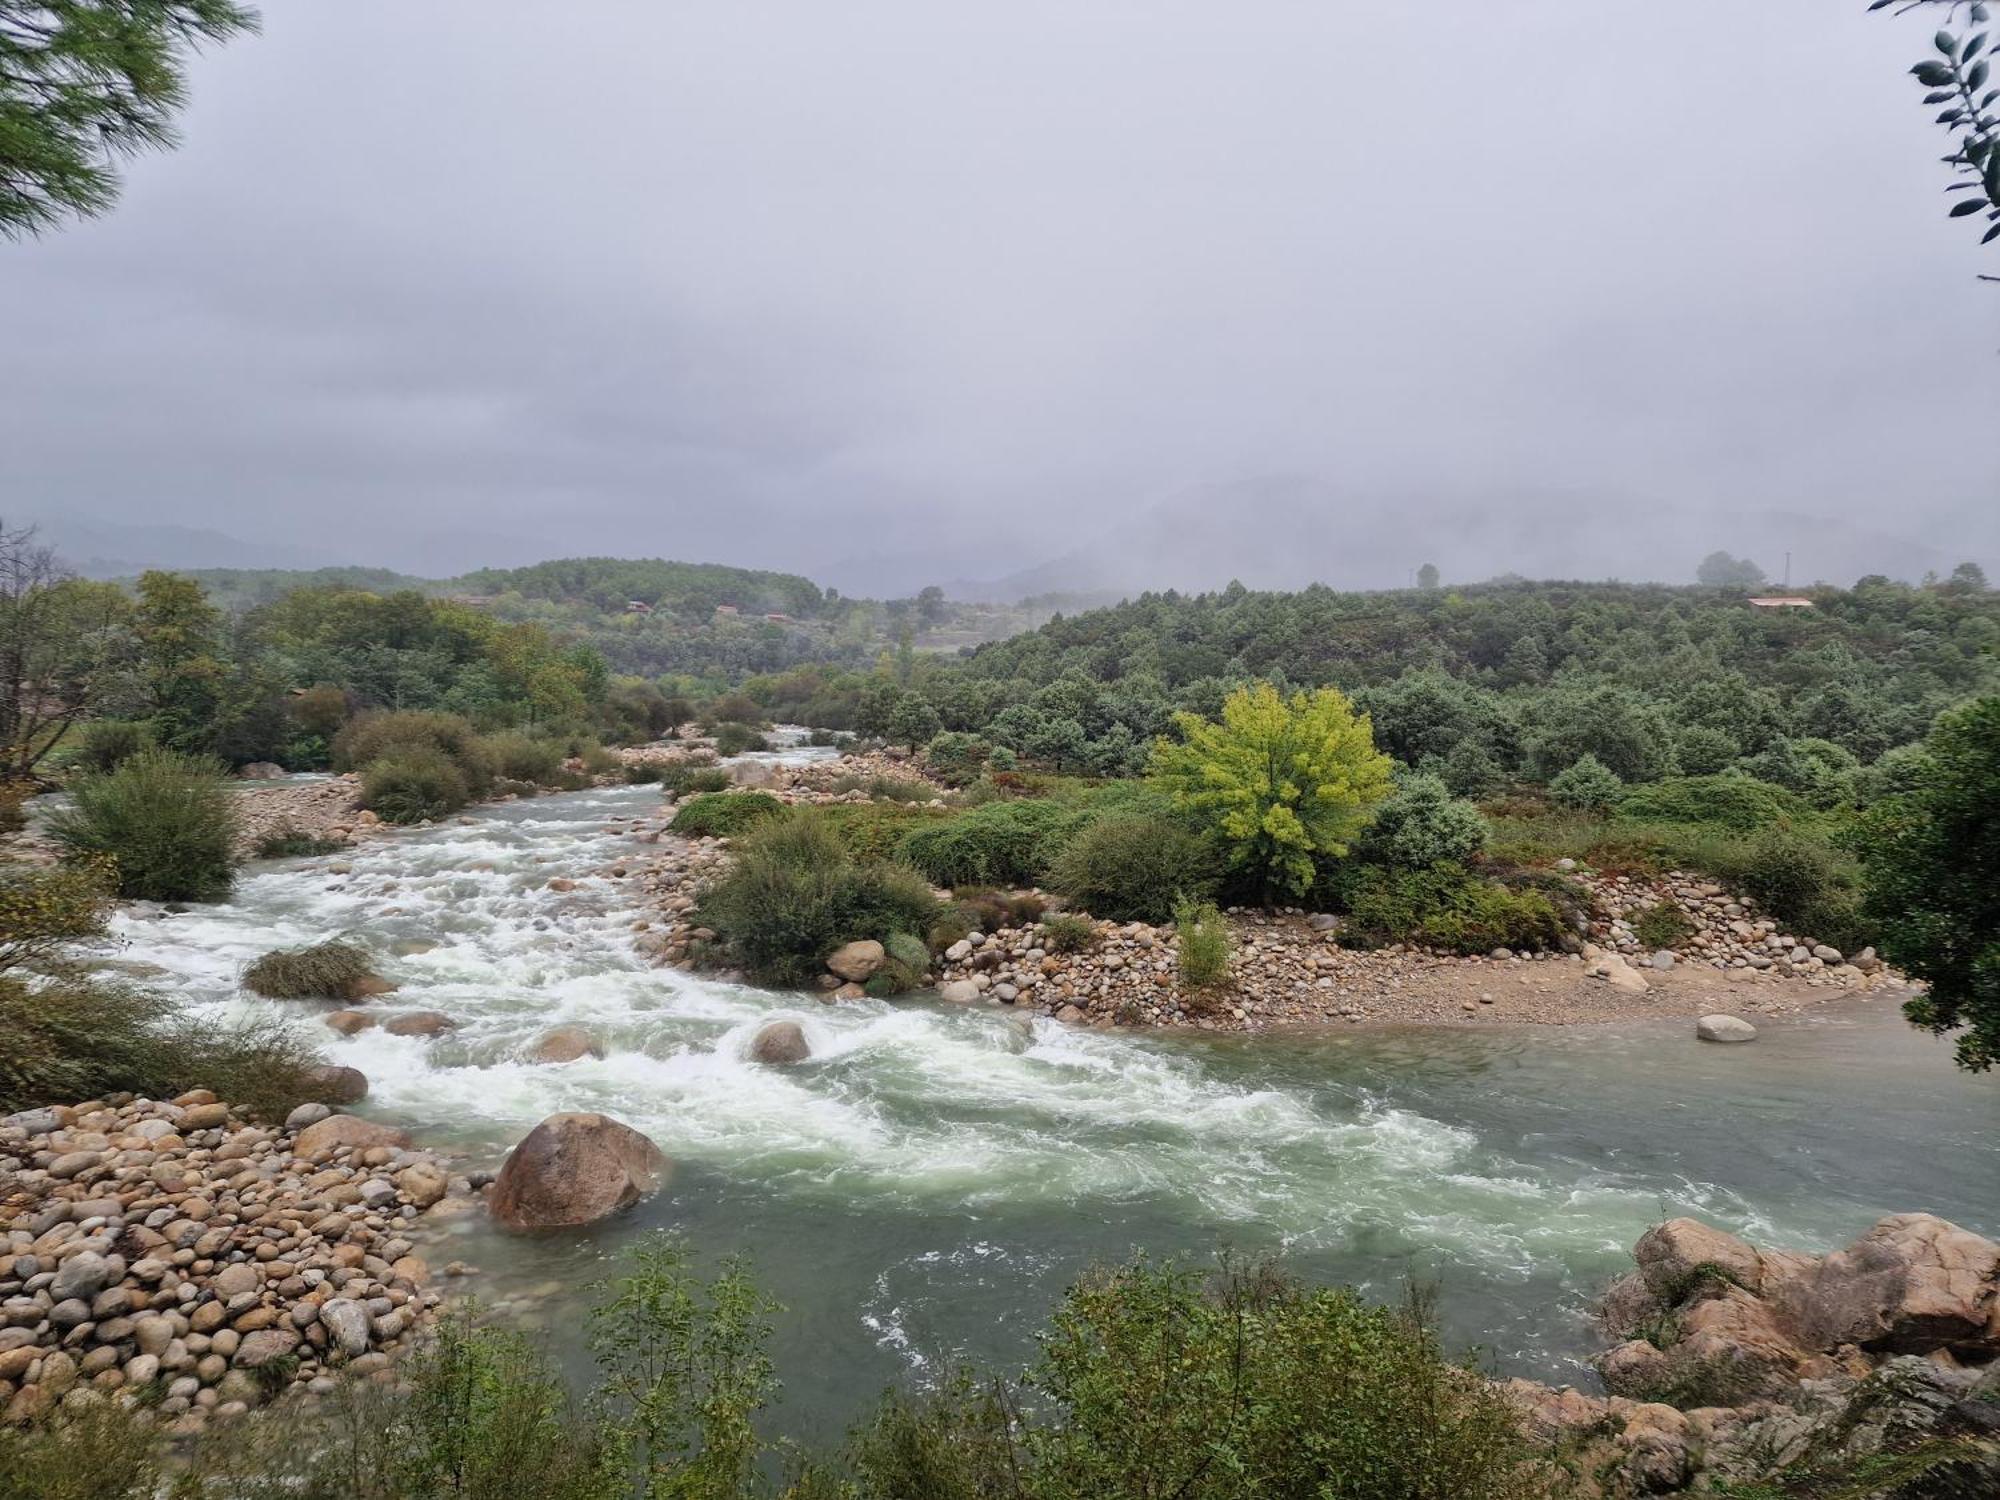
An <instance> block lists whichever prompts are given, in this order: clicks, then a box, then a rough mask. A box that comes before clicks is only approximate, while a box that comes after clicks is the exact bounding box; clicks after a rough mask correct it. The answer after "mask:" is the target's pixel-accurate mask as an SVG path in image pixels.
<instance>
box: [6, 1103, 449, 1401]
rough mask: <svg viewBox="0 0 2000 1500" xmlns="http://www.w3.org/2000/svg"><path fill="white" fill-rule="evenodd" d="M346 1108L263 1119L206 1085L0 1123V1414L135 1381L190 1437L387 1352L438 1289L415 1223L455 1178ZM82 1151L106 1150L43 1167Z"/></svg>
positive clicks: (96, 1395) (121, 1393)
mask: <svg viewBox="0 0 2000 1500" xmlns="http://www.w3.org/2000/svg"><path fill="white" fill-rule="evenodd" d="M307 1114H310V1112H307ZM303 1117H304V1116H302V1118H303ZM348 1118H349V1117H345V1116H330V1117H329V1118H327V1119H324V1120H315V1121H313V1123H311V1124H308V1125H307V1126H306V1127H305V1128H304V1130H303V1131H294V1130H293V1129H292V1128H291V1127H289V1126H287V1127H283V1128H274V1127H266V1126H259V1125H255V1124H251V1123H248V1122H246V1121H244V1120H243V1119H242V1118H240V1117H239V1116H238V1115H237V1114H236V1113H235V1112H234V1111H233V1110H231V1109H229V1108H228V1107H227V1106H225V1105H222V1104H221V1103H220V1102H219V1101H217V1100H216V1099H215V1098H214V1097H213V1096H212V1095H210V1094H208V1093H206V1092H204V1091H196V1092H194V1093H190V1094H184V1095H182V1096H180V1097H179V1098H177V1099H174V1100H172V1101H165V1100H147V1099H131V1098H127V1097H125V1096H113V1097H112V1099H110V1100H97V1101H91V1102H88V1103H84V1104H79V1105H74V1106H60V1107H56V1108H52V1109H46V1110H35V1111H29V1112H26V1113H24V1114H21V1115H16V1116H12V1117H10V1118H8V1119H7V1120H4V1121H0V1181H4V1182H6V1183H8V1184H9V1194H8V1196H7V1198H6V1199H5V1200H0V1413H4V1416H5V1418H6V1419H7V1420H14V1421H19V1420H23V1419H27V1418H30V1417H33V1416H36V1415H38V1414H45V1413H48V1412H51V1411H54V1410H56V1409H58V1408H62V1409H67V1408H69V1407H70V1406H72V1405H76V1406H80V1405H81V1404H82V1403H84V1402H87V1401H90V1400H96V1399H101V1398H103V1397H107V1396H109V1397H112V1398H114V1399H130V1398H129V1397H128V1396H127V1395H126V1394H125V1393H128V1392H129V1393H133V1394H137V1393H140V1392H142V1391H143V1392H145V1393H147V1394H148V1395H149V1396H150V1397H151V1398H153V1399H154V1400H155V1401H156V1409H157V1410H158V1411H159V1413H160V1414H161V1416H162V1417H163V1418H164V1419H166V1420H167V1421H168V1422H169V1423H170V1424H171V1425H172V1426H173V1427H174V1429H175V1430H176V1431H180V1432H188V1431H192V1430H194V1428H196V1427H198V1426H200V1425H201V1424H202V1423H204V1422H206V1421H207V1420H209V1419H210V1418H211V1417H212V1416H214V1415H218V1414H229V1413H232V1412H235V1411H240V1410H243V1409H246V1408H248V1407H250V1406H253V1405H257V1404H260V1403H261V1402H263V1401H264V1400H266V1399H268V1398H269V1397H270V1396H271V1395H272V1394H274V1393H275V1392H276V1391H278V1390H281V1389H282V1388H283V1387H284V1386H285V1385H286V1384H288V1383H293V1382H296V1383H299V1384H308V1383H310V1382H312V1381H314V1380H316V1379H319V1378H321V1377H323V1376H324V1375H325V1374H327V1373H328V1372H329V1371H330V1370H332V1369H334V1368H336V1367H338V1366H341V1365H342V1364H344V1363H347V1362H357V1363H356V1368H357V1369H358V1368H361V1367H362V1364H363V1363H365V1362H366V1361H368V1360H375V1361H381V1362H383V1363H384V1364H386V1361H387V1358H388V1355H390V1354H392V1353H395V1352H398V1351H400V1349H401V1348H402V1347H403V1345H404V1344H405V1343H406V1342H407V1339H408V1336H409V1335H410V1334H411V1333H412V1332H413V1331H414V1330H416V1329H417V1328H418V1327H419V1326H420V1324H421V1322H422V1321H423V1320H425V1319H426V1318H427V1317H428V1316H429V1314H430V1312H431V1310H432V1308H433V1307H434V1306H435V1304H436V1302H437V1300H438V1296H437V1294H436V1293H435V1292H432V1291H431V1290H429V1289H428V1288H427V1287H426V1286H425V1282H426V1281H427V1279H428V1272H427V1271H426V1269H425V1268H424V1266H423V1262H422V1261H421V1260H420V1259H417V1258H415V1257H414V1256H413V1255H412V1253H411V1252H412V1250H413V1242H412V1241H411V1239H410V1238H409V1235H410V1233H411V1231H412V1229H413V1228H414V1222H413V1221H414V1220H415V1219H416V1217H417V1216H418V1215H419V1214H420V1213H421V1212H422V1211H423V1208H424V1207H425V1206H427V1200H428V1202H436V1201H437V1198H436V1197H432V1196H430V1194H431V1189H432V1185H433V1183H435V1182H445V1181H450V1180H451V1179H450V1178H449V1174H448V1170H447V1169H446V1168H445V1167H444V1166H443V1165H442V1164H440V1163H438V1162H437V1161H436V1160H435V1159H434V1158H431V1157H429V1156H427V1155H425V1154H423V1153H419V1152H414V1151H411V1150H409V1149H407V1146H408V1137H407V1136H404V1135H403V1134H402V1133H401V1132H399V1131H390V1132H386V1133H382V1134H366V1135H358V1134H356V1133H354V1132H352V1131H350V1130H349V1129H347V1127H345V1126H342V1125H340V1124H338V1122H340V1121H343V1120H346V1119H348ZM352 1123H353V1124H355V1125H361V1124H363V1123H364V1122H359V1121H355V1122H352ZM328 1127H333V1129H332V1135H331V1137H330V1136H329V1135H328V1134H327V1130H328ZM380 1129H381V1128H380V1127H369V1130H370V1131H380ZM315 1130H318V1131H320V1132H322V1134H321V1135H320V1137H318V1138H317V1139H306V1137H308V1136H310V1133H311V1132H312V1131H315ZM302 1140H303V1141H304V1144H303V1146H302V1144H301V1142H302ZM364 1141H365V1142H367V1144H365V1145H364V1144H363V1142H364ZM78 1150H86V1151H88V1152H89V1153H91V1154H93V1155H95V1156H96V1157H97V1158H98V1159H97V1160H96V1162H94V1163H93V1164H91V1165H90V1166H88V1167H85V1168H82V1169H80V1170H78V1171H76V1172H75V1173H73V1174H71V1175H69V1176H64V1177H58V1176H55V1175H53V1174H52V1173H51V1172H50V1170H49V1169H50V1167H51V1166H52V1165H53V1164H54V1163H55V1162H56V1161H58V1160H60V1159H61V1158H63V1157H65V1156H70V1155H74V1154H76V1152H77V1151H78ZM457 1191H459V1192H461V1193H468V1194H469V1192H470V1185H469V1183H465V1182H463V1181H460V1182H459V1183H458V1185H457ZM438 1196H443V1194H442V1193H440V1194H438ZM161 1392H164V1395H162V1394H160V1393H161Z"/></svg>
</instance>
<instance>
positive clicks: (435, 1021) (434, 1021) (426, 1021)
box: [382, 1010, 458, 1036]
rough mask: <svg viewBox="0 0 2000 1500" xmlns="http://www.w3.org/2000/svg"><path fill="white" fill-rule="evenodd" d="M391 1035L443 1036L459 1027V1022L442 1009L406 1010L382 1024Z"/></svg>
mask: <svg viewBox="0 0 2000 1500" xmlns="http://www.w3.org/2000/svg"><path fill="white" fill-rule="evenodd" d="M382 1029H383V1030H384V1031H386V1032H388V1033H389V1035H390V1036H443V1035H444V1034H445V1033H446V1032H447V1031H455V1030H457V1029H458V1022H456V1021H454V1020H453V1019H452V1018H451V1017H450V1016H448V1015H446V1014H445V1013H444V1012H443V1011H441V1010H406V1011H404V1012H403V1013H402V1014H401V1015H400V1016H391V1017H390V1018H389V1019H388V1020H387V1021H385V1022H384V1023H383V1025H382Z"/></svg>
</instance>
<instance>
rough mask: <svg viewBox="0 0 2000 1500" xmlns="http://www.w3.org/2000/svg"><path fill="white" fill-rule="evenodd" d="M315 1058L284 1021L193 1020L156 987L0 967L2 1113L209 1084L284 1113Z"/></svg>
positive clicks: (308, 1083) (265, 1112)
mask: <svg viewBox="0 0 2000 1500" xmlns="http://www.w3.org/2000/svg"><path fill="white" fill-rule="evenodd" d="M318 1062H319V1054H318V1052H317V1051H316V1050H314V1048H313V1047H312V1045H311V1043H309V1042H307V1041H306V1040H304V1039H303V1038H301V1037H300V1036H298V1035H297V1034H296V1033H294V1032H292V1031H291V1030H290V1029H289V1028H287V1027H284V1026H281V1025H277V1024H273V1023H260V1024H256V1025H250V1026H226V1025H222V1024H219V1023H215V1022H209V1021H197V1020H193V1019H190V1018H188V1017H186V1016H184V1015H182V1014H181V1013H180V1011H179V1010H178V1009H177V1008H176V1006H175V1005H174V1003H173V1002H172V1001H171V1000H168V999H166V998H164V997H162V996H160V995H156V994H152V993H149V992H147V991H144V990H138V989H132V988H128V987H125V986H122V985H114V984H98V983H91V982H87V981H85V980H83V979H81V978H79V977H76V976H62V977H58V978H57V979H55V980H53V981H51V982H49V983H45V984H42V985H39V986H36V987H35V988H33V989H30V987H29V986H28V985H27V984H25V983H23V982H22V981H21V980H20V979H17V978H14V977H13V976H11V975H9V976H0V1114H10V1113H12V1112H13V1111H15V1110H19V1109H32V1108H34V1107H36V1106H38V1105H43V1104H74V1103H75V1102H76V1101H77V1100H79V1099H94V1098H100V1097H102V1096H103V1095H105V1094H107V1093H115V1092H119V1091H125V1092H129V1093H134V1094H145V1095H149V1096H150V1097H152V1098H155V1099H171V1098H173V1097H174V1096H175V1095H176V1094H183V1093H186V1092H187V1091H188V1090H189V1089H193V1088H206V1089H213V1090H214V1091H215V1092H216V1094H217V1095H218V1096H219V1097H221V1098H224V1099H227V1100H228V1101H229V1102H230V1103H232V1104H235V1105H237V1106H239V1107H240V1108H243V1109H245V1110H247V1111H250V1112H252V1113H255V1114H258V1115H260V1116H262V1117H264V1118H273V1117H279V1118H281V1117H283V1115H284V1114H285V1113H286V1112H287V1111H289V1110H290V1109H292V1108H293V1107H294V1106H295V1105H298V1104H302V1103H304V1102H305V1101H306V1100H307V1099H308V1098H309V1097H311V1095H312V1093H313V1091H314V1087H315V1085H314V1084H313V1082H312V1079H311V1069H312V1068H314V1067H315V1066H316V1065H317V1064H318Z"/></svg>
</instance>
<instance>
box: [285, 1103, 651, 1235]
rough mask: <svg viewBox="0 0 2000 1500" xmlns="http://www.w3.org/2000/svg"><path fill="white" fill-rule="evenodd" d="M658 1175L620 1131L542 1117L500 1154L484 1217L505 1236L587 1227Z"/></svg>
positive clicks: (595, 1118)
mask: <svg viewBox="0 0 2000 1500" xmlns="http://www.w3.org/2000/svg"><path fill="white" fill-rule="evenodd" d="M327 1123H329V1124H330V1123H332V1122H331V1121H329V1122H327ZM313 1128H314V1129H318V1128H319V1127H318V1126H314V1127H313ZM666 1170H667V1159H666V1157H665V1156H663V1155H662V1154H661V1152H660V1148H659V1147H658V1146H655V1145H654V1144H653V1143H652V1142H651V1141H649V1140H647V1139H646V1137H644V1136H643V1135H641V1134H639V1132H638V1131H636V1130H634V1129H632V1128H631V1127H630V1126H628V1125H622V1124H620V1123H619V1122H618V1121H616V1120H613V1119H611V1118H609V1117H608V1116H606V1115H600V1114H560V1115H550V1116H549V1117H548V1118H547V1119H546V1120H544V1121H542V1123H541V1124H539V1125H537V1126H536V1127H535V1128H534V1129H533V1130H531V1131H529V1132H528V1134H527V1135H526V1136H525V1137H524V1138H523V1139H522V1141H521V1143H520V1144H519V1145H517V1146H516V1147H515V1148H514V1149H513V1150H512V1151H511V1152H509V1153H508V1155H507V1160H506V1162H505V1164H504V1165H503V1166H502V1167H501V1168H500V1175H499V1176H498V1177H496V1178H495V1179H494V1182H493V1190H492V1193H491V1195H490V1196H489V1198H488V1199H487V1211H488V1212H489V1213H490V1214H491V1215H492V1216H493V1218H494V1219H495V1220H497V1221H498V1222H499V1223H501V1224H504V1225H506V1226H507V1227H508V1228H510V1229H557V1228H568V1227H572V1226H576V1225H581V1224H591V1223H595V1222H596V1221H597V1220H599V1219H602V1218H604V1217H605V1216H607V1215H609V1214H613V1213H616V1212H617V1211H618V1210H619V1209H621V1208H625V1207H627V1206H629V1205H630V1204H632V1203H635V1202H637V1201H638V1200H639V1199H640V1198H641V1197H643V1196H645V1195H646V1194H647V1193H650V1192H652V1191H653V1190H654V1188H656V1187H657V1186H658V1185H659V1182H660V1179H661V1178H662V1177H663V1176H664V1175H665V1173H666Z"/></svg>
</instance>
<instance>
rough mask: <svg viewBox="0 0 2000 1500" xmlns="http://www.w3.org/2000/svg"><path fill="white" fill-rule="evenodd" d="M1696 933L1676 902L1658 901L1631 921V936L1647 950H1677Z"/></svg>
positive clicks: (1693, 925) (1686, 915) (1689, 919)
mask: <svg viewBox="0 0 2000 1500" xmlns="http://www.w3.org/2000/svg"><path fill="white" fill-rule="evenodd" d="M1696 931H1698V929H1697V928H1696V926H1695V923H1694V919H1693V918H1692V917H1690V916H1689V915H1688V914H1687V913H1686V912H1685V911H1683V910H1682V909H1681V907H1680V905H1679V904H1678V903H1677V902H1673V901H1660V902H1656V903H1655V904H1654V905H1652V906H1649V907H1647V908H1646V909H1645V910H1644V911H1642V912H1640V913H1639V915H1638V916H1637V917H1635V918H1634V919H1633V921H1632V934H1633V936H1634V937H1636V938H1638V939H1639V941H1640V942H1641V943H1642V944H1643V945H1645V946H1646V947H1648V948H1678V947H1680V945H1681V944H1682V943H1684V942H1686V941H1687V940H1688V939H1689V938H1691V937H1693V936H1694V935H1695V933H1696Z"/></svg>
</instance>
